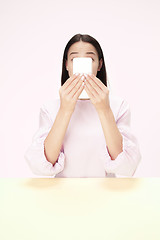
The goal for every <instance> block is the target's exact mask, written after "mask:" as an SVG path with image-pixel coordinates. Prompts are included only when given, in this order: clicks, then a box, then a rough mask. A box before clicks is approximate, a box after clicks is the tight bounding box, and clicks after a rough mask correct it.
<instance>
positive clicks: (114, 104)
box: [109, 92, 129, 117]
mask: <svg viewBox="0 0 160 240" xmlns="http://www.w3.org/2000/svg"><path fill="white" fill-rule="evenodd" d="M109 102H110V106H111V109H112V111H113V112H114V115H115V117H117V116H118V113H119V112H120V111H123V110H126V109H128V108H129V104H128V101H127V100H126V99H125V98H124V97H122V96H120V95H115V94H113V93H111V92H110V93H109Z"/></svg>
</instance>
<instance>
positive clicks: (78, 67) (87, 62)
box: [73, 57, 92, 99]
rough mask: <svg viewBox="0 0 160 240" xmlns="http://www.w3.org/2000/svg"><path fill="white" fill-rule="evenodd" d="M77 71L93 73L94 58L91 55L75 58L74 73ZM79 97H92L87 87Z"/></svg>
mask: <svg viewBox="0 0 160 240" xmlns="http://www.w3.org/2000/svg"><path fill="white" fill-rule="evenodd" d="M75 73H92V58H90V57H80V58H79V57H77V58H73V74H75ZM78 98H79V99H90V98H89V96H88V94H87V92H86V91H85V89H83V91H82V92H81V94H80V95H79V97H78Z"/></svg>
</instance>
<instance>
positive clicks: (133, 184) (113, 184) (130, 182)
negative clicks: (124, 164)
mask: <svg viewBox="0 0 160 240" xmlns="http://www.w3.org/2000/svg"><path fill="white" fill-rule="evenodd" d="M142 181H143V179H141V178H109V179H107V180H106V181H102V182H101V184H100V185H101V187H102V188H106V190H110V191H114V192H123V191H128V190H133V189H137V188H138V187H140V185H141V184H142Z"/></svg>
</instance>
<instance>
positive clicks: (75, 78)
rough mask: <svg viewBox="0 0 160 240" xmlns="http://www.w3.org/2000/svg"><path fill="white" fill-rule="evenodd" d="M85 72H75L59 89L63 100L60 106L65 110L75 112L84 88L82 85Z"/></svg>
mask: <svg viewBox="0 0 160 240" xmlns="http://www.w3.org/2000/svg"><path fill="white" fill-rule="evenodd" d="M82 75H83V74H80V73H79V74H78V75H76V74H74V75H72V76H71V77H70V78H68V79H67V80H66V82H65V83H64V84H63V85H62V86H61V88H60V89H59V95H60V100H61V105H60V108H61V109H63V110H64V111H67V112H71V113H73V111H74V109H75V105H76V102H77V99H78V97H79V95H80V94H81V92H82V91H83V89H84V86H83V85H82V83H83V81H82V80H83V79H82V78H84V76H82Z"/></svg>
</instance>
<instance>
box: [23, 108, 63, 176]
mask: <svg viewBox="0 0 160 240" xmlns="http://www.w3.org/2000/svg"><path fill="white" fill-rule="evenodd" d="M52 125H53V122H52V119H51V117H50V115H49V112H48V111H47V109H46V108H45V105H44V104H43V105H42V107H41V108H40V113H39V129H38V130H37V132H36V133H35V134H34V136H33V138H32V143H31V145H30V146H29V147H28V149H27V151H26V152H25V154H24V158H25V160H26V161H27V163H28V165H29V167H30V169H31V170H32V172H33V173H34V174H36V175H42V176H52V177H55V176H56V174H58V173H59V172H61V171H62V170H63V169H64V161H65V155H64V152H63V147H62V148H61V151H60V153H59V156H58V158H57V161H56V162H55V164H54V165H53V164H52V163H50V162H49V161H48V160H47V158H46V155H45V150H44V140H45V138H46V137H47V135H48V133H49V131H50V129H51V127H52Z"/></svg>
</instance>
